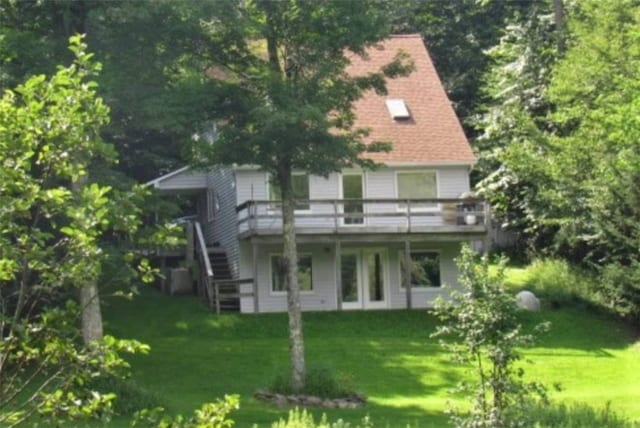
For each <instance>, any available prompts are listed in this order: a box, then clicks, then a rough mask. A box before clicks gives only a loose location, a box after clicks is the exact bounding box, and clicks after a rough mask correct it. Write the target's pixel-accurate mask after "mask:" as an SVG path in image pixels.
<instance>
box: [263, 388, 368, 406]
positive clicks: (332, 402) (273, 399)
mask: <svg viewBox="0 0 640 428" xmlns="http://www.w3.org/2000/svg"><path fill="white" fill-rule="evenodd" d="M253 396H254V397H255V398H257V399H258V400H262V401H266V402H268V403H271V404H274V405H276V406H278V407H289V406H301V407H323V408H326V409H356V408H358V407H362V406H363V405H364V404H365V403H366V402H367V397H365V396H364V395H361V394H353V395H350V396H348V397H341V398H321V397H316V396H313V395H284V394H278V393H275V392H271V391H266V390H263V389H260V390H258V391H256V392H255V394H253Z"/></svg>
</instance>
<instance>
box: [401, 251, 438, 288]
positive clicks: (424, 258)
mask: <svg viewBox="0 0 640 428" xmlns="http://www.w3.org/2000/svg"><path fill="white" fill-rule="evenodd" d="M400 257H401V260H400V268H401V272H402V276H401V278H402V288H404V254H402V255H401V256H400ZM411 286H412V287H440V286H441V282H440V255H439V254H438V253H433V252H418V253H411Z"/></svg>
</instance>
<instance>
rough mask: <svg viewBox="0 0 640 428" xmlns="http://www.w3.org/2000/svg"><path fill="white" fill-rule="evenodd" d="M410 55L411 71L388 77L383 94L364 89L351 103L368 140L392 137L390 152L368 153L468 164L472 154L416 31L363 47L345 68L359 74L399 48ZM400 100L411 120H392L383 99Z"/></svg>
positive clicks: (387, 158)
mask: <svg viewBox="0 0 640 428" xmlns="http://www.w3.org/2000/svg"><path fill="white" fill-rule="evenodd" d="M401 50H402V51H404V52H406V53H408V54H409V55H410V56H411V59H412V60H413V62H414V65H415V70H414V71H413V73H411V74H410V75H409V76H407V77H399V78H397V79H392V80H388V81H387V89H388V94H387V95H377V94H375V93H374V92H372V91H371V92H367V93H366V94H365V95H364V96H363V98H361V99H360V100H358V101H357V102H356V104H355V110H354V112H355V114H356V117H357V119H356V123H355V126H357V127H364V128H369V129H370V130H371V134H370V136H369V137H368V139H369V140H371V141H391V142H393V150H392V151H391V152H389V153H371V154H368V155H367V157H369V158H371V159H373V160H375V161H377V162H382V163H386V164H390V165H394V164H471V163H474V162H475V160H476V159H475V156H474V154H473V151H472V150H471V147H470V146H469V142H468V141H467V138H466V137H465V135H464V132H463V130H462V126H461V125H460V122H459V121H458V118H457V116H456V114H455V112H454V110H453V108H452V106H451V103H450V101H449V99H448V97H447V94H446V93H445V91H444V88H443V86H442V82H441V81H440V78H439V77H438V74H437V72H436V70H435V68H434V66H433V63H432V62H431V58H430V57H429V54H428V53H427V49H426V47H425V45H424V43H423V41H422V38H421V37H420V35H419V34H407V35H396V36H391V37H390V38H389V39H386V40H384V41H382V42H380V43H378V44H377V45H375V46H373V47H371V48H369V49H368V50H367V57H366V59H363V58H360V57H353V58H352V59H351V65H350V66H349V67H348V72H349V73H350V74H351V75H356V76H357V75H363V74H366V73H368V72H372V71H377V70H379V69H380V67H382V66H383V65H385V64H387V63H389V62H391V61H392V60H393V58H394V57H395V55H396V54H397V52H398V51H401ZM390 99H396V100H397V99H401V100H404V103H405V105H406V107H407V109H408V110H409V114H410V118H409V119H399V120H394V119H393V118H392V117H391V115H390V113H389V110H388V108H387V105H386V103H385V101H386V100H390Z"/></svg>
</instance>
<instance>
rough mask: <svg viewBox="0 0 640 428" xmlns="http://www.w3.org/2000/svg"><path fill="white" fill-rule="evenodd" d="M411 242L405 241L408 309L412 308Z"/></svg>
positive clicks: (405, 277) (405, 283)
mask: <svg viewBox="0 0 640 428" xmlns="http://www.w3.org/2000/svg"><path fill="white" fill-rule="evenodd" d="M411 265H412V262H411V242H410V241H409V240H408V239H407V240H406V241H404V290H405V292H406V293H407V309H411V307H412V305H411V297H412V296H411Z"/></svg>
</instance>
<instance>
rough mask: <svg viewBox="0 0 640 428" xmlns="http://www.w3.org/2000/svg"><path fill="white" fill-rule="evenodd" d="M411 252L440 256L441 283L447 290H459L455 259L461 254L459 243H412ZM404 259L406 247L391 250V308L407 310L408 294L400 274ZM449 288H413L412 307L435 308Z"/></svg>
mask: <svg viewBox="0 0 640 428" xmlns="http://www.w3.org/2000/svg"><path fill="white" fill-rule="evenodd" d="M411 250H414V251H415V250H431V251H435V252H437V253H439V254H440V281H441V283H442V284H443V285H446V286H447V288H449V287H450V288H457V287H458V286H459V283H458V268H457V267H456V264H455V260H454V259H455V258H456V257H458V254H459V253H460V243H459V242H439V243H412V244H411ZM403 257H404V245H402V246H397V247H391V248H389V277H390V283H389V296H390V307H391V308H406V307H407V294H406V291H405V290H404V289H403V288H402V283H401V281H402V279H401V278H402V277H401V272H400V261H401V260H402V258H403ZM447 288H444V289H443V288H442V287H432V288H426V287H423V288H412V289H411V306H412V307H414V308H428V307H431V306H433V302H434V301H435V299H436V298H438V297H439V296H443V297H444V296H446V295H447V294H448V291H447Z"/></svg>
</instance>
